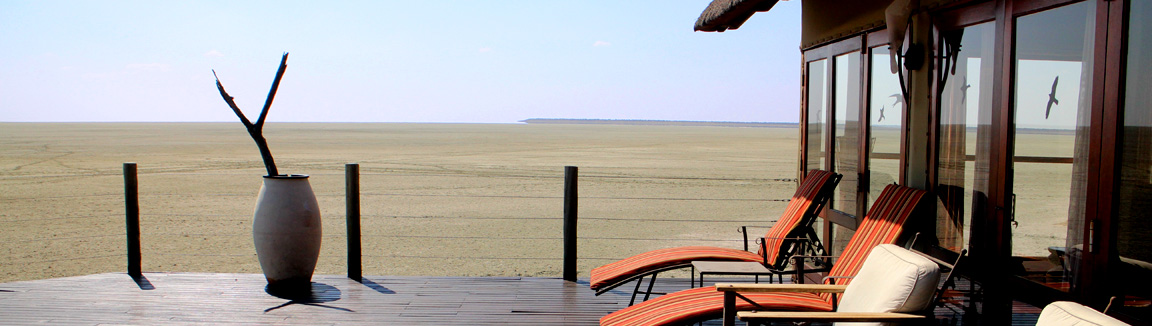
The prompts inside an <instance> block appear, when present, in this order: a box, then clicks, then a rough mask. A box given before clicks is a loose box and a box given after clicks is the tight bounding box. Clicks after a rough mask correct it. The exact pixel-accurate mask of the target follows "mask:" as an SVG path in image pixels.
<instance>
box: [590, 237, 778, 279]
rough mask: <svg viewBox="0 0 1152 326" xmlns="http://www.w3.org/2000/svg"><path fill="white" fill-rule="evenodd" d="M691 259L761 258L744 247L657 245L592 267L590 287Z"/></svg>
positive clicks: (757, 259)
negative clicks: (665, 246)
mask: <svg viewBox="0 0 1152 326" xmlns="http://www.w3.org/2000/svg"><path fill="white" fill-rule="evenodd" d="M693 260H719V261H755V262H758V261H760V260H761V258H760V256H758V255H756V254H754V253H751V252H747V251H744V250H740V249H729V248H720V247H707V246H688V247H675V248H667V249H657V250H653V251H649V252H645V253H642V254H639V255H635V256H632V257H628V258H625V259H623V260H620V261H617V262H614V263H611V264H607V265H604V266H600V267H597V268H595V269H593V270H592V275H591V276H592V280H591V283H592V284H591V287H592V289H597V288H600V287H601V286H607V285H609V284H612V283H616V282H618V280H623V279H627V278H629V277H632V276H633V275H637V274H643V273H646V272H648V271H651V270H655V269H659V268H661V267H667V266H673V265H678V264H683V263H688V262H691V261H693Z"/></svg>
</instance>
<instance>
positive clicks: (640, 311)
mask: <svg viewBox="0 0 1152 326" xmlns="http://www.w3.org/2000/svg"><path fill="white" fill-rule="evenodd" d="M741 295H743V296H745V297H747V298H749V299H751V300H754V301H756V302H757V303H759V304H760V305H761V306H764V307H765V308H768V309H769V310H794V311H832V305H831V304H830V303H828V301H826V300H824V299H821V298H820V297H819V296H816V295H815V294H811V293H779V292H777V293H741ZM736 309H737V310H752V309H757V308H754V307H753V306H752V305H751V304H749V303H748V302H746V301H744V300H741V299H739V298H737V299H736ZM723 311H724V293H723V292H719V291H716V288H715V287H712V286H709V287H702V288H695V289H690V290H684V291H680V292H676V293H674V294H669V295H665V296H661V297H658V298H655V299H652V300H648V301H645V302H641V303H640V304H637V305H635V306H631V307H628V308H624V309H621V310H620V311H617V312H614V313H611V314H609V315H607V316H604V317H602V318H600V325H665V324H681V323H685V322H690V321H695V320H703V319H708V318H715V317H716V316H719V315H720V314H721V313H722V312H723Z"/></svg>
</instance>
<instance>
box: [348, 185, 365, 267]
mask: <svg viewBox="0 0 1152 326" xmlns="http://www.w3.org/2000/svg"><path fill="white" fill-rule="evenodd" d="M344 175H345V181H344V185H345V187H344V189H345V191H344V193H345V197H347V199H346V202H347V207H346V211H347V214H345V215H346V216H347V219H348V220H347V224H348V278H350V279H353V280H356V281H357V282H360V281H361V280H362V279H363V275H361V274H362V271H361V261H360V258H361V256H360V253H361V252H360V164H357V163H348V164H345V165H344Z"/></svg>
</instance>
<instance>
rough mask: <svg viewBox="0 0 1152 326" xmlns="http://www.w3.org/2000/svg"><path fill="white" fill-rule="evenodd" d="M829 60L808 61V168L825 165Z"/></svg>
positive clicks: (820, 167) (823, 168)
mask: <svg viewBox="0 0 1152 326" xmlns="http://www.w3.org/2000/svg"><path fill="white" fill-rule="evenodd" d="M827 63H828V60H819V61H813V62H810V63H808V85H807V86H808V94H807V96H808V144H807V147H808V148H807V149H806V152H807V153H808V163H807V164H808V166H807V170H811V169H821V170H826V169H828V168H827V167H825V166H824V156H825V154H824V140H825V139H826V138H825V137H824V132H825V128H824V123H825V121H828V120H827V115H826V114H828V107H827V104H826V103H825V102H826V101H825V99H826V98H827V96H828V88H827V87H826V86H825V66H826V65H827Z"/></svg>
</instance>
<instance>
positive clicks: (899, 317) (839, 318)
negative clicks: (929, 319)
mask: <svg viewBox="0 0 1152 326" xmlns="http://www.w3.org/2000/svg"><path fill="white" fill-rule="evenodd" d="M736 318H739V319H740V320H744V321H752V322H770V321H809V322H899V321H909V320H917V319H924V318H926V317H925V316H921V315H914V314H904V313H895V312H823V311H820V312H813V311H741V312H738V313H736Z"/></svg>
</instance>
